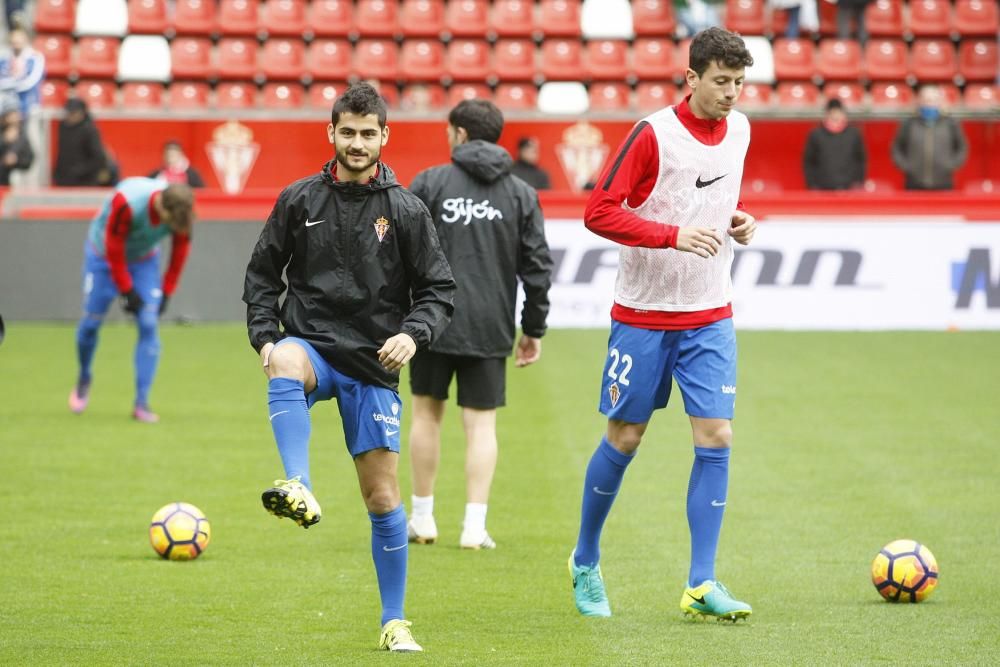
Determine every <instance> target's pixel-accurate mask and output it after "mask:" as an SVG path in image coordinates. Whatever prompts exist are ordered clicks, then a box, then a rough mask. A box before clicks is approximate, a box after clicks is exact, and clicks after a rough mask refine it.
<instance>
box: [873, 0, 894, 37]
mask: <svg viewBox="0 0 1000 667" xmlns="http://www.w3.org/2000/svg"><path fill="white" fill-rule="evenodd" d="M865 29H866V30H867V31H868V34H869V35H871V36H872V37H899V36H901V35H902V34H903V3H902V1H901V0H875V2H872V3H871V4H869V5H868V6H867V7H866V8H865Z"/></svg>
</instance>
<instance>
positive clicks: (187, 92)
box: [167, 81, 211, 110]
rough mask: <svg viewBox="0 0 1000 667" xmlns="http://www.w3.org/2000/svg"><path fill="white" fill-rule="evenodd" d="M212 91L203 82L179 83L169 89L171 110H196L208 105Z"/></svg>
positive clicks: (173, 84)
mask: <svg viewBox="0 0 1000 667" xmlns="http://www.w3.org/2000/svg"><path fill="white" fill-rule="evenodd" d="M210 92H211V90H210V89H209V87H208V84H207V83H203V82H201V81H178V82H176V83H172V84H171V85H170V87H169V88H168V89H167V97H168V100H169V101H168V104H167V106H168V107H170V108H171V109H178V110H180V109H187V110H196V109H203V108H204V107H206V106H207V105H208V99H209V93H210Z"/></svg>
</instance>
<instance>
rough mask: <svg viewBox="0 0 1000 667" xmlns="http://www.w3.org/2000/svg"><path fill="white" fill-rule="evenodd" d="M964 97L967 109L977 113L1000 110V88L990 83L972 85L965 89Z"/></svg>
mask: <svg viewBox="0 0 1000 667" xmlns="http://www.w3.org/2000/svg"><path fill="white" fill-rule="evenodd" d="M962 97H963V101H964V102H965V108H966V109H973V110H976V111H979V110H987V111H989V110H996V109H1000V86H994V85H992V84H988V83H970V84H969V85H968V86H966V87H965V92H964V93H963V96H962Z"/></svg>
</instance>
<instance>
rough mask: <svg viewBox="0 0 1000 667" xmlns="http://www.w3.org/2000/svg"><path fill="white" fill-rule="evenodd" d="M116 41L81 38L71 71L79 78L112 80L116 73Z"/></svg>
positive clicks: (106, 38) (102, 38) (104, 38)
mask: <svg viewBox="0 0 1000 667" xmlns="http://www.w3.org/2000/svg"><path fill="white" fill-rule="evenodd" d="M118 48H119V42H118V40H117V39H114V38H110V37H81V38H80V41H79V42H77V45H76V55H75V56H74V59H73V67H72V69H73V71H74V72H75V73H76V75H77V76H80V77H95V78H99V79H113V78H114V76H115V74H116V73H117V72H118Z"/></svg>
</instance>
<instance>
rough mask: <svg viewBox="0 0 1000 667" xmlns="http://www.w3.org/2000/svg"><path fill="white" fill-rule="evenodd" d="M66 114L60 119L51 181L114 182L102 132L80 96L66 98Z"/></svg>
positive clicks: (58, 182)
mask: <svg viewBox="0 0 1000 667" xmlns="http://www.w3.org/2000/svg"><path fill="white" fill-rule="evenodd" d="M64 108H65V110H66V117H65V118H63V119H62V121H60V122H59V148H58V151H59V152H58V154H57V155H56V167H55V169H54V170H53V172H52V182H53V183H55V184H56V185H71V186H88V185H93V186H102V185H103V186H107V185H114V182H115V180H116V179H115V177H114V173H113V172H114V169H113V165H112V164H111V161H110V160H109V159H108V155H107V152H106V151H105V150H104V144H103V143H102V142H101V133H100V132H99V131H98V129H97V125H95V124H94V120H93V119H92V118H91V117H90V112H89V111H88V110H87V103H86V102H84V101H83V100H81V99H79V98H75V97H73V98H70V99H68V100H66V105H65V107H64Z"/></svg>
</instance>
